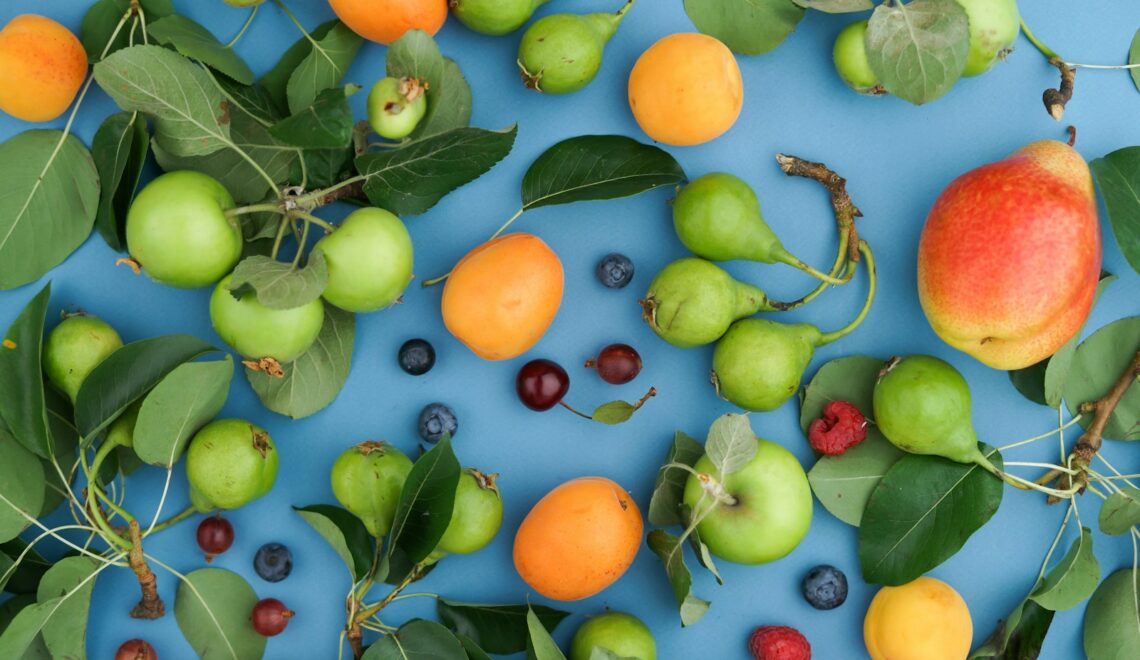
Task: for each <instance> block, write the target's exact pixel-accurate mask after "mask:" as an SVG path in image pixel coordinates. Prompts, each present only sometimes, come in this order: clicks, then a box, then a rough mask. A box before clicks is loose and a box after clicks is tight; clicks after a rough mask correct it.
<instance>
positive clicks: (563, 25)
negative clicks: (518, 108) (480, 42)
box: [518, 0, 633, 94]
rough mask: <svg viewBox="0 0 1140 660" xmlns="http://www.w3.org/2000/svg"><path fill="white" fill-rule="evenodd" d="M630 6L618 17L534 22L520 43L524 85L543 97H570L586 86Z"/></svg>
mask: <svg viewBox="0 0 1140 660" xmlns="http://www.w3.org/2000/svg"><path fill="white" fill-rule="evenodd" d="M632 4H633V2H632V0H631V1H630V2H628V3H626V5H625V6H624V7H622V9H621V11H618V12H617V13H596V14H552V15H550V16H546V17H543V18H540V19H538V20H537V21H535V22H534V23H533V24H532V25H531V26H530V27H529V28H527V29H526V32H524V33H523V37H522V41H521V42H519V56H518V65H519V71H520V72H521V73H522V79H523V83H524V84H525V85H526V86H527V87H528V88H530V89H533V90H535V91H538V92H543V93H545V94H570V93H571V92H576V91H578V90H580V89H582V88H583V87H585V86H586V85H589V84H590V82H591V81H592V80H593V79H594V77H595V76H597V75H598V70H599V69H601V68H602V55H603V53H604V52H605V48H606V44H607V43H609V41H610V39H612V38H613V36H614V34H615V33H616V32H617V29H618V25H620V24H621V20H622V18H624V17H625V14H626V12H627V11H628V10H629V7H630V6H631V5H632Z"/></svg>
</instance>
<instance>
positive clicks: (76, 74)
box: [0, 14, 87, 121]
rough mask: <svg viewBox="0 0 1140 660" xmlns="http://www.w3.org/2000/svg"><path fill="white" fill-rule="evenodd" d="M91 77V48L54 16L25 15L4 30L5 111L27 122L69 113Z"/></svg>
mask: <svg viewBox="0 0 1140 660" xmlns="http://www.w3.org/2000/svg"><path fill="white" fill-rule="evenodd" d="M86 76H87V52H86V51H84V50H83V44H81V43H79V39H78V38H76V36H75V35H74V34H72V33H71V31H70V30H68V29H67V28H65V27H64V26H62V25H60V24H59V23H56V22H55V21H53V20H51V19H50V18H46V17H44V16H37V15H35V14H23V15H20V16H17V17H15V18H13V19H12V20H11V21H9V22H8V24H7V25H5V26H4V29H3V30H0V110H3V111H4V112H6V113H8V114H10V115H12V116H13V117H15V118H17V119H23V120H24V121H51V120H52V119H55V118H56V117H58V116H60V115H62V114H63V112H64V111H65V110H67V108H68V106H70V105H71V102H72V101H73V100H75V95H76V94H77V93H78V92H79V87H80V86H81V85H83V79H84V78H85V77H86Z"/></svg>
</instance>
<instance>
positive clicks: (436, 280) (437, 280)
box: [420, 207, 591, 419]
mask: <svg viewBox="0 0 1140 660" xmlns="http://www.w3.org/2000/svg"><path fill="white" fill-rule="evenodd" d="M524 211H526V208H525V207H523V208H520V209H519V210H518V211H515V214H514V215H512V216H511V217H510V218H509V219H508V220H507V221H506V222H504V223H503V226H502V227H499V228H498V229H496V230H495V233H494V234H491V238H489V239H487V242H488V243H489V242H491V241H493V240H495V239H496V238H498V237H499V236H500V235H501V234H502V233H503V232H505V231H506V230H507V228H508V227H510V226H511V225H512V224H514V222H515V220H518V219H519V216H521V215H522V214H523V212H524ZM454 271H455V269H454V268H452V269H451V270H449V271H447V272H446V273H444V274H443V275H440V276H439V277H433V278H431V279H430V280H424V281H423V283H422V284H420V286H422V287H424V288H425V289H426V288H427V287H429V286H435V285H436V284H439V283H440V282H442V281H444V280H446V279H447V278H449V277H451V273H452V272H454ZM559 403H561V402H559ZM562 405H564V406H565V405H566V404H562ZM566 407H567V408H569V406H566ZM571 411H572V412H574V413H575V414H578V415H581V416H582V417H585V418H587V419H591V418H590V416H589V415H585V414H583V413H580V412H578V411H577V410H573V409H572V408H571Z"/></svg>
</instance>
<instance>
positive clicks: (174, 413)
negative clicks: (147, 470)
mask: <svg viewBox="0 0 1140 660" xmlns="http://www.w3.org/2000/svg"><path fill="white" fill-rule="evenodd" d="M233 374H234V365H233V359H232V358H230V356H228V355H227V356H225V359H222V360H214V361H212V362H187V363H185V364H183V365H181V366H178V367H176V368H175V369H174V370H173V371H171V372H170V373H169V374H167V375H166V377H164V378H163V379H162V381H160V382H159V383H158V385H156V386H155V388H154V389H153V390H151V391H150V394H148V395H147V396H146V398H145V399H143V402H142V407H141V408H139V416H138V421H136V422H135V432H134V448H135V454H137V455H138V457H139V458H140V459H142V460H143V461H144V462H146V463H149V464H151V465H157V466H159V467H165V468H170V467H173V466H174V464H175V463H177V462H178V461H179V459H181V458H182V453H183V452H184V451H186V445H187V444H189V442H190V438H191V437H193V435H194V434H195V433H197V432H198V429H200V428H202V427H203V426H205V425H206V424H207V423H208V422H209V421H210V420H212V419H214V418H215V417H217V416H218V413H220V412H221V411H222V406H224V405H225V404H226V397H227V395H228V394H229V392H230V380H231V379H232V378H233Z"/></svg>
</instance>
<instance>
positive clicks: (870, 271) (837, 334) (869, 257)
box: [819, 240, 878, 346]
mask: <svg viewBox="0 0 1140 660" xmlns="http://www.w3.org/2000/svg"><path fill="white" fill-rule="evenodd" d="M859 252H860V253H861V254H862V255H863V260H864V261H865V262H866V263H867V297H866V299H864V301H863V308H862V309H860V310H859V314H858V315H856V317H855V318H854V319H852V321H851V322H850V323H848V324H847V325H845V326H843V327H842V328H840V329H838V330H833V331H831V332H825V333H823V334H822V335H821V336H820V338H819V345H820V346H823V345H824V344H830V343H831V342H833V341H835V340H837V339H840V338H841V337H844V336H846V335H848V334H850V333H851V332H852V331H854V330H855V328H858V327H859V325H860V324H861V323H863V320H864V319H866V318H867V314H869V313H870V312H871V303H873V302H874V301H875V289H876V287H877V279H878V275H877V274H876V272H875V255H874V254H873V253H872V252H871V246H870V245H868V244H867V241H864V240H860V241H859Z"/></svg>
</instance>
